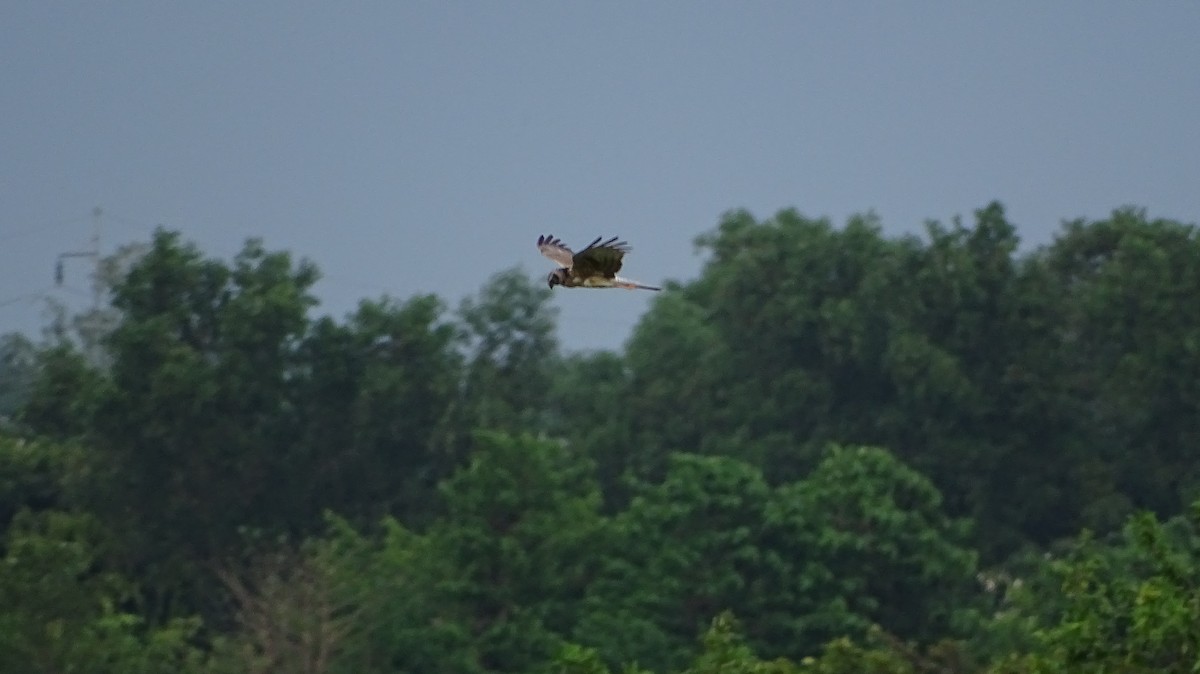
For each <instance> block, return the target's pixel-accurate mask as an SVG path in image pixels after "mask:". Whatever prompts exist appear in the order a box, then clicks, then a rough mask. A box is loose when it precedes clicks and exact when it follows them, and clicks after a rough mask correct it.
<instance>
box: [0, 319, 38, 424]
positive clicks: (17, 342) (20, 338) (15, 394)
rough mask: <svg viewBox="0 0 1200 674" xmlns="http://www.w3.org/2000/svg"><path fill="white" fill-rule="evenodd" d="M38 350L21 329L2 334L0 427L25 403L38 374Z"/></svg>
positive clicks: (0, 344)
mask: <svg viewBox="0 0 1200 674" xmlns="http://www.w3.org/2000/svg"><path fill="white" fill-rule="evenodd" d="M36 362H37V350H36V348H35V347H34V345H33V342H31V341H29V339H28V338H27V337H25V336H24V335H21V334H18V333H9V334H6V335H0V428H2V427H3V426H5V425H7V424H9V423H11V420H12V418H13V416H14V415H15V414H16V412H17V410H19V409H20V408H21V406H22V405H24V404H25V401H26V400H27V399H28V398H29V395H30V390H31V389H32V388H33V382H34V377H35V375H36V372H37V370H36Z"/></svg>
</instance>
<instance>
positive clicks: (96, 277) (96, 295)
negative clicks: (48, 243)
mask: <svg viewBox="0 0 1200 674" xmlns="http://www.w3.org/2000/svg"><path fill="white" fill-rule="evenodd" d="M103 214H104V210H103V209H102V208H100V207H99V206H97V207H95V208H93V209H92V249H91V250H76V251H70V252H66V253H59V254H58V260H57V262H56V264H55V265H54V285H56V286H58V287H60V288H61V287H62V284H63V278H64V277H65V275H66V274H65V271H64V269H63V266H64V265H63V262H64V261H65V260H66V259H67V258H72V257H90V258H92V274H93V277H92V308H93V309H96V310H98V309H100V301H101V299H102V298H101V297H100V294H101V288H100V216H101V215H103Z"/></svg>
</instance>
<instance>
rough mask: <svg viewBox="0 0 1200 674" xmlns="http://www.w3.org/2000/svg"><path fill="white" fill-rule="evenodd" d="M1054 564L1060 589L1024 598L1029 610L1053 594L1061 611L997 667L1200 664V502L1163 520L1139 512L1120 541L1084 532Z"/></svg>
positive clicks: (1003, 670)
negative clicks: (1021, 651) (1026, 648)
mask: <svg viewBox="0 0 1200 674" xmlns="http://www.w3.org/2000/svg"><path fill="white" fill-rule="evenodd" d="M1054 566H1055V572H1056V575H1057V576H1058V578H1059V579H1061V583H1062V584H1061V586H1060V587H1061V590H1060V594H1059V595H1058V596H1052V597H1046V596H1038V597H1034V596H1031V595H1026V596H1025V597H1024V598H1023V601H1024V602H1025V604H1026V610H1029V607H1035V606H1036V605H1038V604H1043V603H1046V602H1047V601H1048V602H1049V604H1050V605H1051V606H1053V607H1055V608H1057V609H1058V610H1057V613H1056V615H1053V616H1052V617H1051V619H1050V620H1049V621H1047V624H1044V625H1043V628H1042V629H1041V630H1040V631H1039V632H1038V633H1037V636H1038V637H1039V643H1038V646H1037V648H1036V650H1035V651H1034V652H1033V653H1031V654H1028V655H1025V656H1020V657H1011V658H1009V659H1007V660H1004V661H1001V662H1000V663H998V664H997V666H996V667H995V668H994V670H993V671H994V672H996V674H1010V673H1011V674H1021V673H1025V672H1046V673H1049V672H1065V673H1068V674H1069V673H1072V672H1094V671H1123V672H1164V673H1167V674H1170V673H1172V672H1193V671H1196V668H1197V667H1198V666H1200V503H1196V504H1194V505H1193V507H1192V509H1191V512H1190V513H1189V514H1188V515H1187V516H1185V517H1180V518H1177V519H1175V520H1173V521H1171V522H1168V523H1166V524H1163V523H1160V522H1159V521H1158V520H1156V519H1155V518H1154V516H1153V515H1151V514H1150V513H1148V512H1142V513H1138V514H1137V515H1135V516H1133V517H1131V518H1130V519H1129V522H1128V524H1127V526H1126V528H1125V530H1124V531H1123V533H1122V535H1121V537H1120V539H1119V541H1117V542H1116V545H1112V546H1109V545H1102V544H1100V543H1099V542H1098V541H1096V540H1094V539H1091V538H1087V537H1085V538H1084V539H1083V540H1082V541H1081V542H1080V543H1079V544H1078V545H1076V546H1075V547H1074V549H1073V550H1071V551H1070V553H1069V554H1068V555H1067V556H1066V557H1065V558H1063V559H1061V560H1058V561H1057V562H1056V563H1055V565H1054ZM1034 610H1035V611H1036V610H1037V609H1036V608H1034Z"/></svg>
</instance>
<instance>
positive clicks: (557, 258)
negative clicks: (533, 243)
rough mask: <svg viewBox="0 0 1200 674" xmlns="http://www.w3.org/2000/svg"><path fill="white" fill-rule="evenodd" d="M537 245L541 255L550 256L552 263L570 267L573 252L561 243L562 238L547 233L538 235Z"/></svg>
mask: <svg viewBox="0 0 1200 674" xmlns="http://www.w3.org/2000/svg"><path fill="white" fill-rule="evenodd" d="M537 247H538V250H539V251H541V253H542V255H545V256H546V257H548V258H550V259H551V260H553V261H554V264H556V265H558V266H560V267H570V266H571V265H572V264H573V263H574V261H573V258H574V257H575V253H574V252H573V251H572V250H571V249H570V248H567V246H566V245H565V244H563V242H562V239H556V238H554V237H553V236H550V235H549V234H547V235H546V236H539V237H538V242H537Z"/></svg>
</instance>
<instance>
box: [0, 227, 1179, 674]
mask: <svg viewBox="0 0 1200 674" xmlns="http://www.w3.org/2000/svg"><path fill="white" fill-rule="evenodd" d="M1018 243H1019V241H1018V239H1017V236H1016V234H1015V230H1014V228H1013V226H1012V225H1011V224H1010V223H1009V222H1008V221H1007V220H1006V219H1005V216H1004V212H1003V209H1002V208H1001V207H1000V206H999V205H998V204H992V205H989V206H988V207H986V208H984V209H982V210H980V211H978V212H976V213H975V215H974V220H973V222H972V223H970V224H963V223H961V222H958V221H955V222H954V223H952V224H951V225H949V226H943V225H939V224H936V223H932V224H930V225H929V226H928V227H927V229H926V232H925V235H924V236H923V237H916V236H907V237H899V238H892V237H887V236H884V235H883V234H882V232H881V229H880V226H879V223H878V222H876V221H875V220H874V219H872V218H871V217H855V218H851V219H850V220H849V221H848V222H847V223H846V224H845V225H844V226H842V227H835V226H833V225H832V224H831V223H829V222H828V221H825V220H814V219H809V218H805V217H803V216H801V215H799V214H798V213H796V212H794V211H782V212H780V213H778V214H777V215H776V216H775V217H774V218H771V219H768V220H764V221H758V220H756V219H755V218H753V217H752V216H751V215H750V214H748V213H744V212H734V213H730V214H727V215H726V216H725V217H724V218H723V219H722V221H721V223H720V225H719V226H718V227H717V229H716V230H715V231H713V232H711V233H710V234H707V235H705V236H703V237H701V238H700V239H699V240H698V244H699V246H700V247H701V248H702V249H703V250H704V251H705V252H706V254H707V261H706V264H705V266H704V269H703V271H702V273H701V275H700V277H699V278H698V279H696V280H694V281H692V282H689V283H687V284H683V285H678V284H675V285H672V286H671V287H669V288H668V289H667V290H666V292H664V293H662V294H661V295H660V296H659V297H657V298H656V300H655V302H654V304H653V306H652V308H651V310H650V311H649V312H648V313H647V314H646V316H645V317H644V318H643V319H642V321H641V322H640V324H639V325H638V327H637V328H636V330H635V332H634V334H633V336H632V338H631V339H630V341H629V342H628V344H627V345H626V347H625V348H624V349H623V350H622V351H621V352H619V353H611V352H601V353H587V354H564V353H563V352H561V351H560V349H559V348H558V345H557V342H556V339H555V315H554V312H553V310H552V309H551V308H550V306H549V304H548V301H549V293H548V291H547V290H546V289H545V288H544V287H542V285H541V284H540V283H539V282H536V281H534V280H531V279H530V278H528V277H527V275H526V274H525V273H523V272H521V271H520V270H510V271H506V272H501V273H499V274H497V275H496V276H495V277H494V278H493V279H492V280H491V281H490V282H489V283H488V285H487V286H486V287H485V288H484V289H483V290H481V292H480V293H479V295H478V296H477V297H474V298H471V299H469V300H467V301H465V302H463V303H462V305H461V306H459V307H458V308H457V309H456V310H454V311H451V310H449V309H447V307H446V306H445V304H444V303H443V301H442V300H440V299H439V298H437V297H434V296H416V297H412V298H409V299H406V300H396V299H392V298H386V297H385V298H382V299H378V300H366V301H363V302H362V303H361V304H360V306H359V307H358V309H357V310H356V311H355V312H353V313H352V314H351V315H349V316H347V317H345V318H344V319H340V320H339V319H335V318H330V317H315V311H314V310H315V307H316V305H317V302H316V300H315V298H314V296H313V294H312V287H313V284H314V283H315V282H316V281H317V280H318V277H319V274H318V272H317V270H316V268H315V267H314V266H313V265H312V264H311V263H308V262H306V261H296V260H294V259H293V258H292V257H291V256H290V255H288V254H287V253H285V252H272V251H268V250H267V249H265V248H264V247H263V246H262V245H261V244H260V243H259V242H255V241H252V242H249V243H248V244H247V245H246V247H245V248H244V249H243V251H242V252H241V253H240V254H239V255H238V256H237V257H236V258H235V259H233V260H232V261H229V262H226V261H222V260H217V259H211V258H208V257H206V256H204V255H203V254H202V253H201V252H200V251H199V250H197V249H196V248H195V247H194V246H192V245H190V244H188V243H186V242H185V241H183V240H182V239H181V238H180V237H179V235H178V234H175V233H171V232H166V231H159V232H157V233H156V234H155V236H154V238H153V240H152V241H151V242H150V244H149V245H148V246H146V247H145V250H144V251H143V252H141V253H140V254H139V255H138V257H137V259H136V261H135V262H134V263H132V264H130V265H128V266H127V267H125V266H122V265H117V264H115V263H114V264H113V265H110V266H109V268H110V269H112V270H117V271H119V273H116V272H114V273H113V274H112V277H111V279H110V286H109V287H108V288H107V290H108V291H109V295H110V298H111V306H110V307H108V308H107V309H105V310H104V312H103V315H102V316H90V317H83V318H88V319H89V320H77V321H76V322H75V323H74V325H75V326H92V327H91V329H74V330H72V329H71V324H70V323H68V322H60V324H59V325H58V329H57V330H55V331H52V333H51V337H50V338H49V339H48V340H47V341H45V342H44V343H40V344H34V343H32V342H30V341H29V340H27V339H25V338H22V337H19V336H15V335H10V336H8V337H6V338H3V341H0V419H3V421H2V422H0V423H2V425H0V527H3V531H4V539H3V547H2V549H0V552H2V553H3V558H2V559H0V670H3V671H30V672H58V671H89V672H161V671H184V672H197V673H199V672H213V673H216V672H231V673H232V672H356V673H370V672H431V671H436V672H463V673H476V672H479V673H482V672H571V673H577V674H600V673H603V672H618V671H636V672H656V673H658V674H666V673H667V672H690V673H693V674H708V673H715V672H778V673H781V674H782V673H787V672H821V673H829V674H842V673H849V672H878V673H881V674H885V673H895V674H901V673H917V672H993V673H995V674H1004V673H1010V672H1011V673H1013V674H1016V673H1020V672H1070V671H1180V672H1183V671H1193V668H1194V667H1195V666H1198V665H1200V656H1198V655H1197V654H1198V653H1200V531H1198V530H1197V527H1198V526H1200V460H1198V458H1197V456H1198V455H1197V454H1196V452H1197V451H1198V450H1200V234H1198V232H1197V229H1196V228H1195V227H1193V226H1190V225H1185V224H1181V223H1177V222H1171V221H1164V220H1151V219H1148V218H1147V217H1146V215H1145V214H1144V213H1143V212H1141V211H1136V210H1121V211H1117V212H1115V213H1113V214H1112V216H1111V217H1110V218H1108V219H1105V220H1100V221H1077V222H1071V223H1067V224H1065V225H1064V227H1063V228H1062V230H1061V231H1060V233H1059V234H1058V236H1057V237H1056V239H1055V240H1054V241H1053V242H1052V243H1050V244H1048V245H1046V246H1043V247H1039V248H1037V249H1035V250H1031V251H1020V250H1019V248H1018ZM572 299H573V300H574V299H578V300H579V301H583V300H586V299H587V298H586V297H582V296H581V297H579V298H575V297H574V296H573V297H572ZM95 326H106V327H105V328H104V329H103V330H99V329H96V328H95ZM109 326H111V327H109ZM1192 503H1196V504H1197V505H1196V506H1194V507H1192V506H1190V504H1192Z"/></svg>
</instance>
